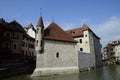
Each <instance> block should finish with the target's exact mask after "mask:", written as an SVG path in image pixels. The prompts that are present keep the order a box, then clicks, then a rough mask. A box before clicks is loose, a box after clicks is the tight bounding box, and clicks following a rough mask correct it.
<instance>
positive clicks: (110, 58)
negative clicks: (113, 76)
mask: <svg viewBox="0 0 120 80" xmlns="http://www.w3.org/2000/svg"><path fill="white" fill-rule="evenodd" d="M104 55H106V56H107V60H106V61H107V62H108V63H115V62H119V63H120V40H115V41H111V42H109V43H108V44H107V45H106V46H105V47H104ZM104 58H105V56H104Z"/></svg>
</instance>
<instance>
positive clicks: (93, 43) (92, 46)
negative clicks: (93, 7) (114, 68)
mask: <svg viewBox="0 0 120 80" xmlns="http://www.w3.org/2000/svg"><path fill="white" fill-rule="evenodd" d="M66 32H67V33H68V34H69V35H71V36H72V37H73V38H74V39H75V40H77V41H78V43H77V45H76V50H77V51H81V52H84V53H90V55H89V56H90V57H89V58H90V66H91V67H99V66H101V65H102V54H101V44H100V38H99V37H98V36H97V35H96V34H95V33H94V32H93V31H92V30H91V29H90V28H89V27H88V26H87V25H86V24H83V26H82V27H81V28H76V29H70V30H67V31H66Z"/></svg>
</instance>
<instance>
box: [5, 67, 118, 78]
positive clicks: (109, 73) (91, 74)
mask: <svg viewBox="0 0 120 80" xmlns="http://www.w3.org/2000/svg"><path fill="white" fill-rule="evenodd" d="M4 80H120V65H109V66H105V67H103V68H99V69H95V70H93V71H87V72H82V73H80V74H69V75H54V76H48V77H32V78H31V77H30V75H21V76H15V77H11V78H7V79H4Z"/></svg>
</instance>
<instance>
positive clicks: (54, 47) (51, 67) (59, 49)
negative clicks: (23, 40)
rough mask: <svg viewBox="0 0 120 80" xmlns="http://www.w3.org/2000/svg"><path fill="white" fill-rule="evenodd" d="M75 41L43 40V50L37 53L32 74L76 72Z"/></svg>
mask: <svg viewBox="0 0 120 80" xmlns="http://www.w3.org/2000/svg"><path fill="white" fill-rule="evenodd" d="M75 46H76V43H70V42H61V41H52V40H45V42H44V52H43V53H37V63H36V64H37V66H36V69H35V71H34V73H33V76H42V75H52V74H61V73H64V74H65V73H73V72H78V56H77V55H78V54H77V52H76V50H75Z"/></svg>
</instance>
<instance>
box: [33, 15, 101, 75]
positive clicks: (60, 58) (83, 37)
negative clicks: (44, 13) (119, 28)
mask: <svg viewBox="0 0 120 80" xmlns="http://www.w3.org/2000/svg"><path fill="white" fill-rule="evenodd" d="M35 40H36V43H35V44H36V45H35V50H36V53H37V60H36V69H35V70H34V72H33V75H32V76H44V75H52V74H68V73H76V72H79V69H80V67H81V66H82V65H83V63H82V64H81V62H84V63H85V64H84V65H85V66H86V65H89V66H87V67H86V68H91V67H96V66H100V65H102V64H101V45H100V41H99V40H100V38H99V37H97V36H96V35H95V34H94V33H93V31H92V30H91V29H90V28H89V27H88V26H87V25H83V27H82V28H78V29H72V30H67V31H64V30H63V29H61V28H60V26H58V25H57V24H56V23H55V22H52V23H51V24H50V25H49V26H48V27H47V28H46V29H44V23H43V20H42V17H40V19H39V21H38V24H37V26H36V39H35ZM79 52H80V53H84V54H87V56H88V57H86V56H85V57H84V58H83V57H82V58H79V57H80V56H81V54H79ZM84 54H83V55H84ZM80 60H81V61H80ZM83 60H87V61H86V62H85V61H83ZM89 61H90V62H91V64H88V62H89ZM96 63H98V64H96Z"/></svg>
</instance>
